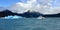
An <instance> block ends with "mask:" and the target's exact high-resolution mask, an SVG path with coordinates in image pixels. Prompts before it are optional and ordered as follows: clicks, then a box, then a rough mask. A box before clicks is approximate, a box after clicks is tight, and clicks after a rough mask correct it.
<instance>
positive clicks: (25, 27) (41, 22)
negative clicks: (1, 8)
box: [0, 17, 60, 30]
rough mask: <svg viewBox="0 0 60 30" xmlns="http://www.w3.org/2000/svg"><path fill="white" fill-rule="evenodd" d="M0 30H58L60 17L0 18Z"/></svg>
mask: <svg viewBox="0 0 60 30" xmlns="http://www.w3.org/2000/svg"><path fill="white" fill-rule="evenodd" d="M0 30H60V18H56V17H55V18H46V19H37V18H20V19H0Z"/></svg>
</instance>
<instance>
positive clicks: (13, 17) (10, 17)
mask: <svg viewBox="0 0 60 30" xmlns="http://www.w3.org/2000/svg"><path fill="white" fill-rule="evenodd" d="M3 18H4V19H18V18H22V17H21V16H16V15H15V16H7V17H3Z"/></svg>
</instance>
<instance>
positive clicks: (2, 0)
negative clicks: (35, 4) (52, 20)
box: [0, 0, 60, 7]
mask: <svg viewBox="0 0 60 30" xmlns="http://www.w3.org/2000/svg"><path fill="white" fill-rule="evenodd" d="M21 1H22V2H26V1H27V0H0V7H8V6H10V5H12V4H15V3H17V2H21ZM52 4H53V6H60V0H54V2H53V3H52Z"/></svg>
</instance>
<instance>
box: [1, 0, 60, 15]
mask: <svg viewBox="0 0 60 30" xmlns="http://www.w3.org/2000/svg"><path fill="white" fill-rule="evenodd" d="M0 7H9V8H8V9H9V10H11V11H12V12H15V13H22V12H24V11H25V12H26V11H27V10H30V11H38V12H40V13H43V14H56V13H60V0H0Z"/></svg>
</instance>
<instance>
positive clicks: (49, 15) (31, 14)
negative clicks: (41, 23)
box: [0, 9, 60, 18]
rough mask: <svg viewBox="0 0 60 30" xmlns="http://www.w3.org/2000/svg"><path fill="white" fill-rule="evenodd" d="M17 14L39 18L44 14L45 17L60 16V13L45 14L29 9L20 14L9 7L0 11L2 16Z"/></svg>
mask: <svg viewBox="0 0 60 30" xmlns="http://www.w3.org/2000/svg"><path fill="white" fill-rule="evenodd" d="M15 15H17V16H21V17H26V18H37V17H39V16H43V17H60V13H58V14H48V15H44V14H41V13H39V12H30V11H27V12H24V13H22V14H18V13H13V12H11V11H9V10H8V9H5V10H4V11H1V12H0V17H6V16H15Z"/></svg>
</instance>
